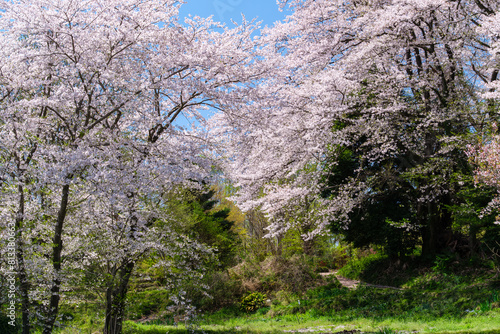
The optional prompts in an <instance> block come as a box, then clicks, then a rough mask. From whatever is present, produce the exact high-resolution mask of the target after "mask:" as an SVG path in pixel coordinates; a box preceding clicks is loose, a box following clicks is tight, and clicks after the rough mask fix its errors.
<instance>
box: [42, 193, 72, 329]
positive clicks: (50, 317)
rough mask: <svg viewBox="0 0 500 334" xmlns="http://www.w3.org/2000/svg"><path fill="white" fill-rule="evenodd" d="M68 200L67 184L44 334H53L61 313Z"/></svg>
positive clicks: (53, 248)
mask: <svg viewBox="0 0 500 334" xmlns="http://www.w3.org/2000/svg"><path fill="white" fill-rule="evenodd" d="M68 199H69V185H68V184H66V185H64V186H63V188H62V196H61V203H60V206H59V212H58V214H57V222H56V227H55V230H54V240H53V247H52V267H53V269H54V275H55V276H54V279H53V281H52V288H51V289H50V292H51V296H50V303H49V308H48V310H47V313H46V316H45V317H46V318H45V324H44V328H43V334H51V333H52V330H53V328H54V323H55V321H56V318H57V314H58V313H59V300H60V296H59V292H60V289H61V279H60V278H59V274H60V271H61V253H62V249H63V244H62V231H63V224H64V220H65V218H66V213H67V211H68Z"/></svg>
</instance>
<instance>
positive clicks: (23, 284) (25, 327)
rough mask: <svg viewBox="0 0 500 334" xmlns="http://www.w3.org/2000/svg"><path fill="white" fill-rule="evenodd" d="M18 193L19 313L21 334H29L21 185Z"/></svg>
mask: <svg viewBox="0 0 500 334" xmlns="http://www.w3.org/2000/svg"><path fill="white" fill-rule="evenodd" d="M17 189H18V191H19V208H18V211H17V217H16V233H17V237H16V259H17V265H18V269H17V270H18V275H19V281H20V292H21V313H22V321H23V323H22V334H29V332H30V319H29V305H30V303H29V296H28V292H29V283H28V277H27V275H26V266H25V264H24V252H23V243H22V241H21V236H22V228H23V226H22V225H23V222H24V189H23V186H22V185H18V187H17Z"/></svg>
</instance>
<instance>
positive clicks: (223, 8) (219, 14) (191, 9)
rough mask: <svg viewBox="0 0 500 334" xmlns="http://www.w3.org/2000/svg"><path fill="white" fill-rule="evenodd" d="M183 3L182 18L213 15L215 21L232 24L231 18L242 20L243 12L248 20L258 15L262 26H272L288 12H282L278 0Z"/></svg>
mask: <svg viewBox="0 0 500 334" xmlns="http://www.w3.org/2000/svg"><path fill="white" fill-rule="evenodd" d="M186 1H187V3H185V4H184V5H182V7H181V12H180V18H181V20H182V19H183V18H184V17H186V16H187V15H188V14H191V15H193V16H194V15H199V16H201V17H207V16H210V15H213V17H214V21H220V22H225V23H226V24H228V25H230V23H231V19H233V20H234V21H236V22H238V23H239V22H241V13H243V14H244V15H245V17H246V19H247V20H248V21H250V20H251V19H252V18H255V17H257V19H258V21H263V22H262V26H265V25H268V26H272V25H273V23H274V22H276V21H281V20H282V19H284V18H285V16H286V12H285V11H283V12H280V11H279V10H278V5H277V4H276V0H186Z"/></svg>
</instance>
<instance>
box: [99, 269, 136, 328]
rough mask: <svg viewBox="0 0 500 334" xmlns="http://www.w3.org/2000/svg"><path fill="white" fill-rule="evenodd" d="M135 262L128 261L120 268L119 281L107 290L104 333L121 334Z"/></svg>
mask: <svg viewBox="0 0 500 334" xmlns="http://www.w3.org/2000/svg"><path fill="white" fill-rule="evenodd" d="M134 264H135V263H134V262H128V263H126V264H124V265H123V266H122V268H121V269H119V270H118V282H116V284H115V282H113V283H112V284H111V286H109V287H108V288H107V290H106V319H105V324H104V334H121V332H122V326H123V316H124V311H125V298H126V296H127V290H128V283H129V280H130V275H131V274H132V271H133V269H134Z"/></svg>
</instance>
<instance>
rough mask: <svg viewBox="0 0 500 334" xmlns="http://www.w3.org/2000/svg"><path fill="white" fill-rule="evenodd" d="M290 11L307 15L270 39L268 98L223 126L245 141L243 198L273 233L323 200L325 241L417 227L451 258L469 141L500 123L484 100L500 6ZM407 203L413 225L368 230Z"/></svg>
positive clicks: (232, 163) (238, 159)
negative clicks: (383, 209)
mask: <svg viewBox="0 0 500 334" xmlns="http://www.w3.org/2000/svg"><path fill="white" fill-rule="evenodd" d="M282 5H283V6H285V5H289V6H290V7H291V8H292V9H293V10H294V13H293V14H292V15H291V16H290V17H289V18H288V19H287V21H286V22H283V23H278V24H276V25H275V26H274V27H273V28H270V29H268V30H266V31H265V32H264V33H265V36H264V37H263V42H264V43H266V47H263V48H262V49H260V52H261V57H262V58H263V59H266V61H267V64H268V66H269V73H270V74H269V76H268V77H267V78H266V79H265V80H261V81H260V83H259V86H258V87H257V88H256V90H257V91H258V93H256V94H257V95H258V96H259V99H258V100H254V101H252V103H246V105H244V106H242V107H241V110H242V114H243V116H242V117H241V118H237V119H235V118H233V119H230V120H229V121H227V123H225V124H226V125H225V126H221V127H220V129H221V130H219V131H221V132H220V133H221V134H223V133H228V132H231V131H232V133H233V137H232V140H227V141H228V142H229V141H230V145H232V146H231V149H229V151H230V152H231V153H232V155H230V159H229V160H228V166H227V170H228V171H229V175H230V176H231V177H232V178H233V179H234V180H236V183H237V185H238V186H239V187H240V188H241V190H240V194H239V199H238V200H239V201H240V203H241V204H242V206H243V207H244V208H247V209H249V208H252V207H259V206H260V207H262V208H263V210H264V211H266V212H267V213H268V215H270V216H271V217H275V219H274V224H272V225H271V227H270V230H269V232H270V235H275V234H279V233H282V232H283V231H284V230H286V228H287V226H288V225H287V223H286V221H283V220H282V219H281V220H280V219H279V217H283V216H284V215H283V214H282V212H283V211H284V210H290V208H292V209H293V207H294V206H296V205H300V203H301V202H303V201H304V200H306V199H307V201H310V200H311V197H314V198H315V201H316V202H317V204H316V205H315V207H317V208H322V209H321V210H317V212H316V213H315V217H311V218H312V219H314V220H315V221H316V227H317V228H316V232H320V231H324V230H325V228H326V227H327V226H334V229H336V230H337V231H344V233H347V232H348V231H353V230H358V231H367V229H368V230H369V229H370V227H372V228H375V229H379V228H387V229H398V230H401V231H402V233H410V234H411V233H414V232H415V231H416V232H418V234H419V235H420V237H421V239H422V247H423V252H424V254H426V255H433V254H435V253H436V252H439V251H441V250H442V249H444V248H445V247H446V243H447V240H448V239H449V237H450V235H451V233H450V229H451V223H452V213H451V212H450V211H449V210H448V207H449V206H450V205H452V204H454V203H456V197H455V194H456V192H457V191H458V189H459V188H460V182H461V181H460V176H459V175H461V174H463V173H470V172H468V168H467V166H466V165H467V157H466V155H465V154H464V148H465V145H466V143H467V142H468V141H469V139H468V135H469V133H470V131H471V129H474V131H479V132H480V131H482V130H483V129H484V127H485V126H487V125H488V124H489V123H491V122H492V121H495V120H496V119H497V118H498V107H497V106H495V105H494V104H493V105H490V107H491V108H490V109H488V108H487V107H484V105H485V103H484V101H485V98H486V97H485V96H483V95H482V94H481V93H483V92H484V91H485V88H487V87H491V89H494V88H495V87H496V86H495V85H496V83H492V81H495V79H497V75H498V62H496V63H495V61H496V60H495V59H496V58H495V57H496V55H495V54H496V49H497V46H496V44H495V43H496V42H494V41H495V38H497V36H496V35H495V29H496V28H497V26H498V25H497V24H498V23H497V22H498V20H495V18H496V17H497V13H498V9H499V8H498V4H497V2H495V1H486V0H485V1H482V0H477V1H475V0H474V1H450V0H440V1H420V0H419V1H417V0H400V1H396V0H394V1H390V0H387V1H385V0H381V1H370V0H368V1H350V2H345V1H317V0H316V1H307V0H303V1H302V0H297V1H283V2H282ZM483 23H484V24H485V26H484V27H483V25H482V24H483ZM496 31H498V30H496ZM495 92H496V91H495ZM222 118H223V117H221V119H217V120H216V119H214V122H215V121H217V122H221V124H224V123H223V122H224V120H223V119H222ZM346 154H348V155H350V158H349V161H350V162H349V164H350V167H349V168H348V169H347V170H348V172H347V173H344V174H341V173H340V171H339V167H342V166H340V164H341V163H343V162H342V157H343V156H344V157H345V155H346ZM344 162H345V161H344ZM345 166H346V165H344V167H345ZM340 169H341V168H340ZM452 176H457V177H453V178H452ZM452 179H454V180H456V182H452V181H451V180H452ZM396 192H398V194H397V195H396ZM396 196H397V197H398V198H399V199H400V200H396V201H394V203H393V204H394V207H395V208H399V207H400V206H403V207H405V209H404V211H405V212H406V214H405V215H398V216H394V217H392V216H391V213H390V212H389V213H387V216H386V217H385V218H386V219H385V220H386V221H387V224H389V226H388V225H383V226H375V225H368V226H366V225H362V224H363V223H362V222H363V221H366V220H367V219H366V218H367V216H366V215H367V214H369V212H368V211H369V210H367V208H369V207H370V206H373V205H375V207H376V206H377V203H383V202H385V201H386V200H388V199H391V198H392V199H394V198H395V197H396ZM381 218H382V222H383V224H386V222H384V219H383V218H384V217H381ZM390 222H392V223H395V224H392V223H390ZM313 234H314V233H313ZM313 234H311V235H309V236H312V235H313ZM382 237H383V235H382Z"/></svg>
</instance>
